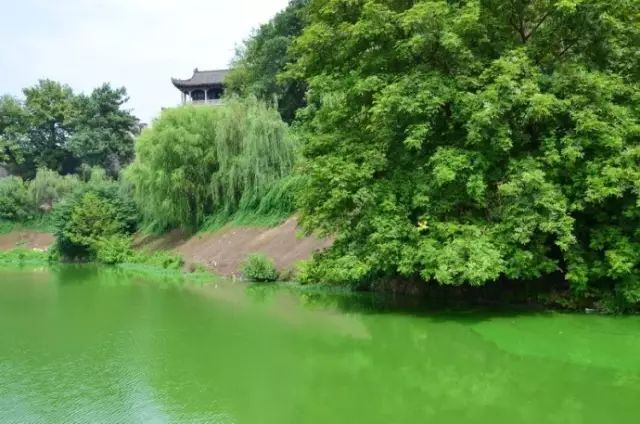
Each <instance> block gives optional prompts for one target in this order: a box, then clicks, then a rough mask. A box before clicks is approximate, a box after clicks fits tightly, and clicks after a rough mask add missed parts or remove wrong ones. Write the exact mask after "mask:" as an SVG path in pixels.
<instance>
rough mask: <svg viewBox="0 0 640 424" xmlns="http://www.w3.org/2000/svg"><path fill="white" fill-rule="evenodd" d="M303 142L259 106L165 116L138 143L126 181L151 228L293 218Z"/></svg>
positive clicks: (237, 103) (250, 102) (239, 104)
mask: <svg viewBox="0 0 640 424" xmlns="http://www.w3.org/2000/svg"><path fill="white" fill-rule="evenodd" d="M297 155H298V152H297V143H296V141H295V139H294V138H293V137H292V136H291V134H290V131H289V128H288V126H287V125H286V124H285V123H284V122H282V120H281V118H280V115H279V114H278V112H277V111H276V110H275V109H273V108H270V107H268V106H266V105H265V104H263V103H261V102H258V101H257V100H255V99H228V100H227V101H226V103H225V105H224V106H220V107H215V108H213V107H206V106H184V107H180V108H175V109H168V110H165V111H163V113H162V114H161V115H160V117H159V118H158V119H157V120H156V121H154V123H153V125H152V126H151V128H149V129H147V130H145V131H144V132H143V133H142V135H141V136H140V137H139V139H138V141H137V143H136V160H135V161H134V163H133V164H132V165H131V167H130V168H129V169H127V171H126V173H125V176H126V179H127V180H128V181H129V182H130V183H131V184H132V185H133V187H134V196H135V199H136V201H137V203H138V205H139V206H140V209H141V210H142V212H143V216H144V218H145V221H146V223H147V226H148V228H155V229H167V228H171V227H187V228H192V229H196V228H200V227H201V226H202V225H203V224H205V222H206V224H205V226H206V227H215V226H218V225H221V223H223V222H228V221H229V220H236V219H239V218H240V217H245V218H246V219H248V220H251V221H256V220H260V219H263V218H264V219H265V220H266V221H269V222H274V221H275V220H276V219H277V220H281V219H282V218H283V217H286V216H288V215H289V214H291V212H292V211H293V198H292V191H291V190H292V189H293V188H294V187H296V179H295V178H293V177H290V174H291V172H292V171H293V168H294V165H295V163H296V160H297Z"/></svg>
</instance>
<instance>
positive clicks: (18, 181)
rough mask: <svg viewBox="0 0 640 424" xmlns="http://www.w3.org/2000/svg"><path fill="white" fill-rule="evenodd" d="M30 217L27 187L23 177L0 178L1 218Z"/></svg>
mask: <svg viewBox="0 0 640 424" xmlns="http://www.w3.org/2000/svg"><path fill="white" fill-rule="evenodd" d="M30 218H31V212H30V208H29V198H28V195H27V188H26V185H25V183H24V182H23V181H22V178H20V177H5V178H0V219H3V220H9V221H25V220H28V219H30Z"/></svg>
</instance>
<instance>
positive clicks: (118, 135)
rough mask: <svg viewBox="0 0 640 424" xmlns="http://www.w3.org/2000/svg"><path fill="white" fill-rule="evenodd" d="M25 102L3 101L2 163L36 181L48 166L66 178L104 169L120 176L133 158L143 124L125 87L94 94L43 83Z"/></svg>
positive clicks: (27, 93)
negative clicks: (85, 170) (127, 107)
mask: <svg viewBox="0 0 640 424" xmlns="http://www.w3.org/2000/svg"><path fill="white" fill-rule="evenodd" d="M23 92H24V100H19V99H15V98H12V97H9V96H4V97H2V98H1V99H0V161H4V162H6V163H7V164H8V165H9V166H10V167H11V169H12V171H13V172H15V173H17V174H19V175H22V176H25V177H33V176H34V175H35V172H36V169H37V168H38V167H41V166H44V167H47V168H50V169H53V170H55V171H57V172H61V173H64V174H68V173H74V172H76V171H77V170H78V169H79V167H80V165H82V164H84V165H87V166H94V165H100V166H102V167H103V168H105V169H107V170H108V171H109V172H110V173H112V174H116V173H117V172H118V170H119V169H120V167H121V166H122V165H124V164H126V163H128V162H129V161H131V159H132V156H133V136H134V134H135V133H136V131H137V129H138V120H137V118H136V117H134V116H133V115H132V114H131V113H130V112H129V111H128V110H125V109H123V108H122V106H123V104H124V103H125V102H126V101H127V95H126V90H125V89H124V88H118V89H113V88H111V86H110V85H109V84H104V85H102V86H101V87H98V88H96V89H95V90H93V91H92V92H91V94H89V95H85V94H79V95H76V94H74V93H73V91H72V90H71V88H70V87H69V86H66V85H63V84H60V83H58V82H55V81H51V80H41V81H39V82H38V84H37V85H35V86H33V87H29V88H25V89H24V90H23Z"/></svg>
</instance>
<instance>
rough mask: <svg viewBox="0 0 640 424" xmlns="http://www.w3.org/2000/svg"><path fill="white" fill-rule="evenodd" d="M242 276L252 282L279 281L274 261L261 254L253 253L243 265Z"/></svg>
mask: <svg viewBox="0 0 640 424" xmlns="http://www.w3.org/2000/svg"><path fill="white" fill-rule="evenodd" d="M242 274H243V275H244V276H245V278H247V279H248V280H250V281H257V282H267V281H276V280H277V279H278V270H276V266H275V265H274V264H273V261H272V260H271V259H270V258H268V257H267V256H265V255H263V254H261V253H252V254H250V255H249V256H248V257H247V260H246V261H245V262H244V264H243V265H242Z"/></svg>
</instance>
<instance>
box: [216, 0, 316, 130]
mask: <svg viewBox="0 0 640 424" xmlns="http://www.w3.org/2000/svg"><path fill="white" fill-rule="evenodd" d="M307 3H309V2H308V0H292V1H290V2H289V5H288V6H287V8H286V9H284V10H283V11H281V12H280V13H278V14H277V15H276V16H275V17H274V18H273V19H271V20H270V21H269V22H268V23H266V24H264V25H262V26H261V27H260V28H259V29H258V30H257V31H256V32H255V33H254V34H253V35H252V36H251V37H250V38H249V39H248V40H246V41H245V43H244V46H243V47H242V48H241V49H239V50H238V51H237V52H236V58H235V60H234V63H233V67H232V70H231V72H230V73H229V74H228V75H227V77H226V81H225V82H226V86H227V88H226V89H227V91H228V92H231V93H235V94H238V95H240V96H250V95H252V96H255V97H257V98H258V99H260V100H263V101H265V102H268V103H271V102H273V101H274V100H275V101H277V104H278V111H279V112H280V115H281V116H282V119H283V120H284V121H285V122H288V123H290V122H291V121H293V118H294V117H295V113H296V111H297V110H298V109H299V108H301V107H302V106H304V95H305V91H306V85H305V84H304V82H303V81H301V80H299V79H295V78H287V79H282V78H279V75H280V74H281V73H282V71H284V70H285V68H286V67H287V66H288V64H290V63H292V62H293V61H294V58H293V57H292V55H291V54H290V52H289V46H290V44H291V42H292V40H293V39H294V38H295V37H297V36H298V35H300V33H301V32H302V28H303V25H304V10H305V6H306V4H307Z"/></svg>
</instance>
